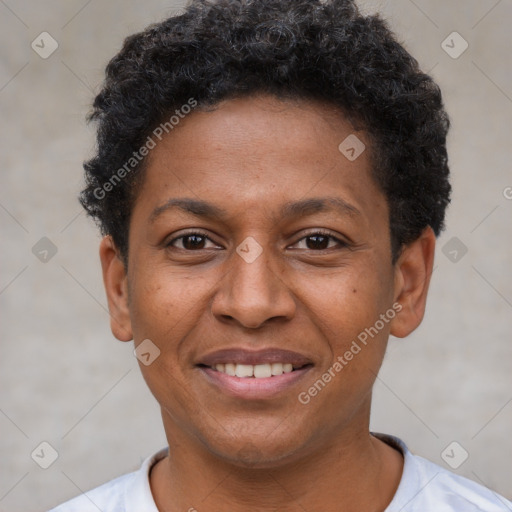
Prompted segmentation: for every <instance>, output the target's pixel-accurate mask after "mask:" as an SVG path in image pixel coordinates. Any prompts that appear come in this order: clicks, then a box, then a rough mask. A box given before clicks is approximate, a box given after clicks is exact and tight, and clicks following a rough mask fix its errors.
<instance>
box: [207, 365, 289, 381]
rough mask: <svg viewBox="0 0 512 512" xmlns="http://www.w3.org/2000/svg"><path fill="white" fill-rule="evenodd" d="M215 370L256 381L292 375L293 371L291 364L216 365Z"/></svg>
mask: <svg viewBox="0 0 512 512" xmlns="http://www.w3.org/2000/svg"><path fill="white" fill-rule="evenodd" d="M215 369H216V370H217V371H218V372H221V373H226V374H227V375H230V376H231V377H234V376H236V377H254V378H256V379H264V378H268V377H272V376H276V375H282V374H283V373H290V372H292V371H293V365H292V364H291V363H271V364H270V363H265V364H256V365H252V364H235V363H226V364H216V365H215Z"/></svg>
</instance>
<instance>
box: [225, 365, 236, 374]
mask: <svg viewBox="0 0 512 512" xmlns="http://www.w3.org/2000/svg"><path fill="white" fill-rule="evenodd" d="M224 366H225V370H224V372H225V373H227V374H228V375H231V377H234V376H235V375H236V373H235V366H236V365H234V364H233V363H227V364H225V365H224Z"/></svg>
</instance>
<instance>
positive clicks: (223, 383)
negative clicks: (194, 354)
mask: <svg viewBox="0 0 512 512" xmlns="http://www.w3.org/2000/svg"><path fill="white" fill-rule="evenodd" d="M199 369H200V370H201V372H202V373H203V375H205V377H206V378H207V379H208V380H209V381H210V382H211V383H213V384H214V385H216V386H217V387H219V388H221V389H222V391H224V392H225V393H227V394H228V395H231V396H235V397H238V398H246V399H248V398H252V399H262V398H271V397H273V396H275V395H278V394H279V393H281V392H282V391H284V390H287V389H289V388H290V387H292V386H293V385H295V384H296V383H297V382H298V381H299V380H301V379H302V378H303V377H304V375H305V374H306V373H307V372H308V371H309V370H310V369H311V366H305V367H303V368H299V369H298V370H294V371H292V372H289V373H283V374H282V375H275V376H273V377H265V378H262V379H256V378H254V377H232V376H230V375H228V374H227V373H222V372H218V371H217V370H214V369H213V368H207V367H199Z"/></svg>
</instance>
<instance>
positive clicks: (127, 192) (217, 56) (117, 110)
mask: <svg viewBox="0 0 512 512" xmlns="http://www.w3.org/2000/svg"><path fill="white" fill-rule="evenodd" d="M257 93H264V94H271V95H274V96H276V97H278V98H281V99H285V98H295V99H305V100H320V101H323V102H327V103H328V104H330V105H333V106H336V107H338V108H339V109H340V110H341V111H342V112H343V113H344V114H345V115H346V116H347V117H348V119H350V120H351V121H352V122H353V123H354V126H355V124H358V125H359V127H360V128H359V129H361V128H362V129H364V130H365V133H367V135H368V137H369V138H370V140H371V141H372V148H371V149H372V151H371V155H373V156H372V167H373V177H374V179H375V180H376V183H377V184H378V185H379V187H380V189H381V190H382V191H383V193H384V194H385V195H386V197H387V201H388V205H389V210H390V219H389V223H390V231H391V232H390V237H391V246H392V257H393V262H395V261H396V258H397V257H398V255H399V253H400V250H401V248H402V247H403V246H404V245H406V244H408V243H410V242H412V241H414V240H415V239H417V238H418V237H419V235H420V234H421V232H422V231H423V229H424V228H425V227H427V226H431V227H432V229H433V230H434V232H435V234H436V235H439V233H440V232H441V231H442V229H443V228H444V216H445V210H446V207H447V205H448V203H449V202H450V193H451V186H450V184H449V181H448V176H449V168H448V156H447V151H446V136H447V133H448V129H449V125H450V121H449V118H448V115H447V114H446V112H445V110H444V106H443V101H442V96H441V92H440V89H439V87H438V86H437V85H436V84H435V83H434V81H433V80H432V78H431V77H430V76H429V75H427V74H425V73H423V72H422V71H421V70H420V69H419V66H418V63H417V61H416V60H415V59H414V58H413V57H412V56H411V55H410V54H409V53H408V52H407V51H406V50H405V49H404V48H403V46H402V45H401V44H400V43H399V42H398V41H397V40H396V38H395V36H394V34H393V33H392V32H391V30H390V29H389V27H388V25H387V23H386V21H384V20H383V19H382V18H381V17H380V16H379V15H366V16H365V15H363V14H362V13H361V12H360V10H359V9H358V7H357V5H356V4H355V1H354V0H324V1H322V0H191V2H190V3H189V5H188V6H187V8H186V9H185V10H184V13H183V14H181V15H177V16H173V17H171V18H169V19H166V20H164V21H162V22H161V23H158V24H153V25H151V26H149V27H148V28H147V29H146V30H145V31H143V32H141V33H138V34H134V35H131V36H130V37H128V38H126V40H125V42H124V45H123V47H122V49H121V51H120V52H119V53H118V54H117V55H116V56H115V57H114V58H113V59H112V60H111V61H110V62H109V64H108V66H107V68H106V78H105V81H104V83H103V86H102V89H101V91H100V93H99V94H98V95H97V97H96V98H95V100H94V104H93V110H92V112H91V113H90V114H89V120H94V121H96V122H97V123H98V130H97V152H96V155H95V156H94V157H93V158H91V159H90V160H88V161H87V162H85V163H84V169H85V176H86V187H85V188H84V190H83V191H82V192H81V194H80V202H81V204H82V205H83V206H84V208H85V209H86V211H87V212H88V214H89V215H90V216H92V217H93V218H95V220H96V221H97V222H98V224H99V226H100V228H101V231H102V233H103V234H104V235H106V234H109V235H111V236H112V238H113V240H114V242H115V244H116V246H117V247H118V249H119V251H120V253H121V255H122V257H123V259H124V261H125V263H127V254H128V231H129V222H130V214H131V211H132V208H133V204H134V201H135V200H136V192H137V184H138V183H141V178H142V176H143V170H144V163H145V161H146V159H145V158H141V157H140V155H139V156H138V160H137V161H135V160H133V156H134V154H135V153H136V152H137V150H138V149H139V148H141V147H142V146H143V145H144V143H145V141H147V140H148V136H149V135H150V134H151V133H152V132H153V130H154V129H155V127H157V126H158V125H160V124H161V123H163V122H164V121H166V120H168V119H169V116H170V115H171V114H172V113H173V112H175V111H176V110H177V109H180V108H181V107H182V106H183V105H186V104H187V103H190V100H191V98H193V101H194V102H196V104H197V108H211V107H214V106H215V105H216V104H218V103H219V102H220V101H222V100H226V99H231V98H235V97H247V96H251V95H255V94H257ZM176 113H179V112H176ZM129 161H130V162H131V164H130V165H131V166H132V167H133V169H131V168H127V167H126V162H129ZM123 166H124V169H125V172H124V173H122V172H119V174H118V176H117V177H116V178H117V180H116V181H115V182H113V176H114V174H115V173H116V172H118V170H121V169H122V168H123ZM120 176H122V178H123V179H119V177H120ZM114 177H115V176H114Z"/></svg>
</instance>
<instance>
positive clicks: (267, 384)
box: [196, 349, 313, 399]
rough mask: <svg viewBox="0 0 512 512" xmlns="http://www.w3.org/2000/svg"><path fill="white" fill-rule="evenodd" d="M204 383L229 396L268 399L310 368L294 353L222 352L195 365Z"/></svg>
mask: <svg viewBox="0 0 512 512" xmlns="http://www.w3.org/2000/svg"><path fill="white" fill-rule="evenodd" d="M196 367H197V368H198V369H199V370H200V371H201V373H202V375H203V376H204V377H205V378H206V379H207V381H208V382H209V383H210V384H212V385H213V386H215V387H216V388H217V389H219V390H221V391H222V392H223V393H225V394H227V395H230V396H232V397H237V398H244V399H264V398H271V397H274V396H276V395H278V394H281V393H283V392H285V391H286V390H289V391H290V389H291V387H293V386H294V385H295V384H296V383H297V382H298V381H299V380H302V378H303V377H304V375H305V374H306V373H307V372H308V371H309V370H310V369H311V368H312V367H313V363H312V361H311V360H310V359H309V358H307V357H305V356H303V355H301V354H298V353H296V352H291V351H287V350H279V349H269V350H260V351H258V352H254V351H246V350H233V349H229V350H222V351H217V352H215V353H213V354H210V355H207V356H205V357H203V358H202V359H201V362H200V363H198V364H197V365H196Z"/></svg>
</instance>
